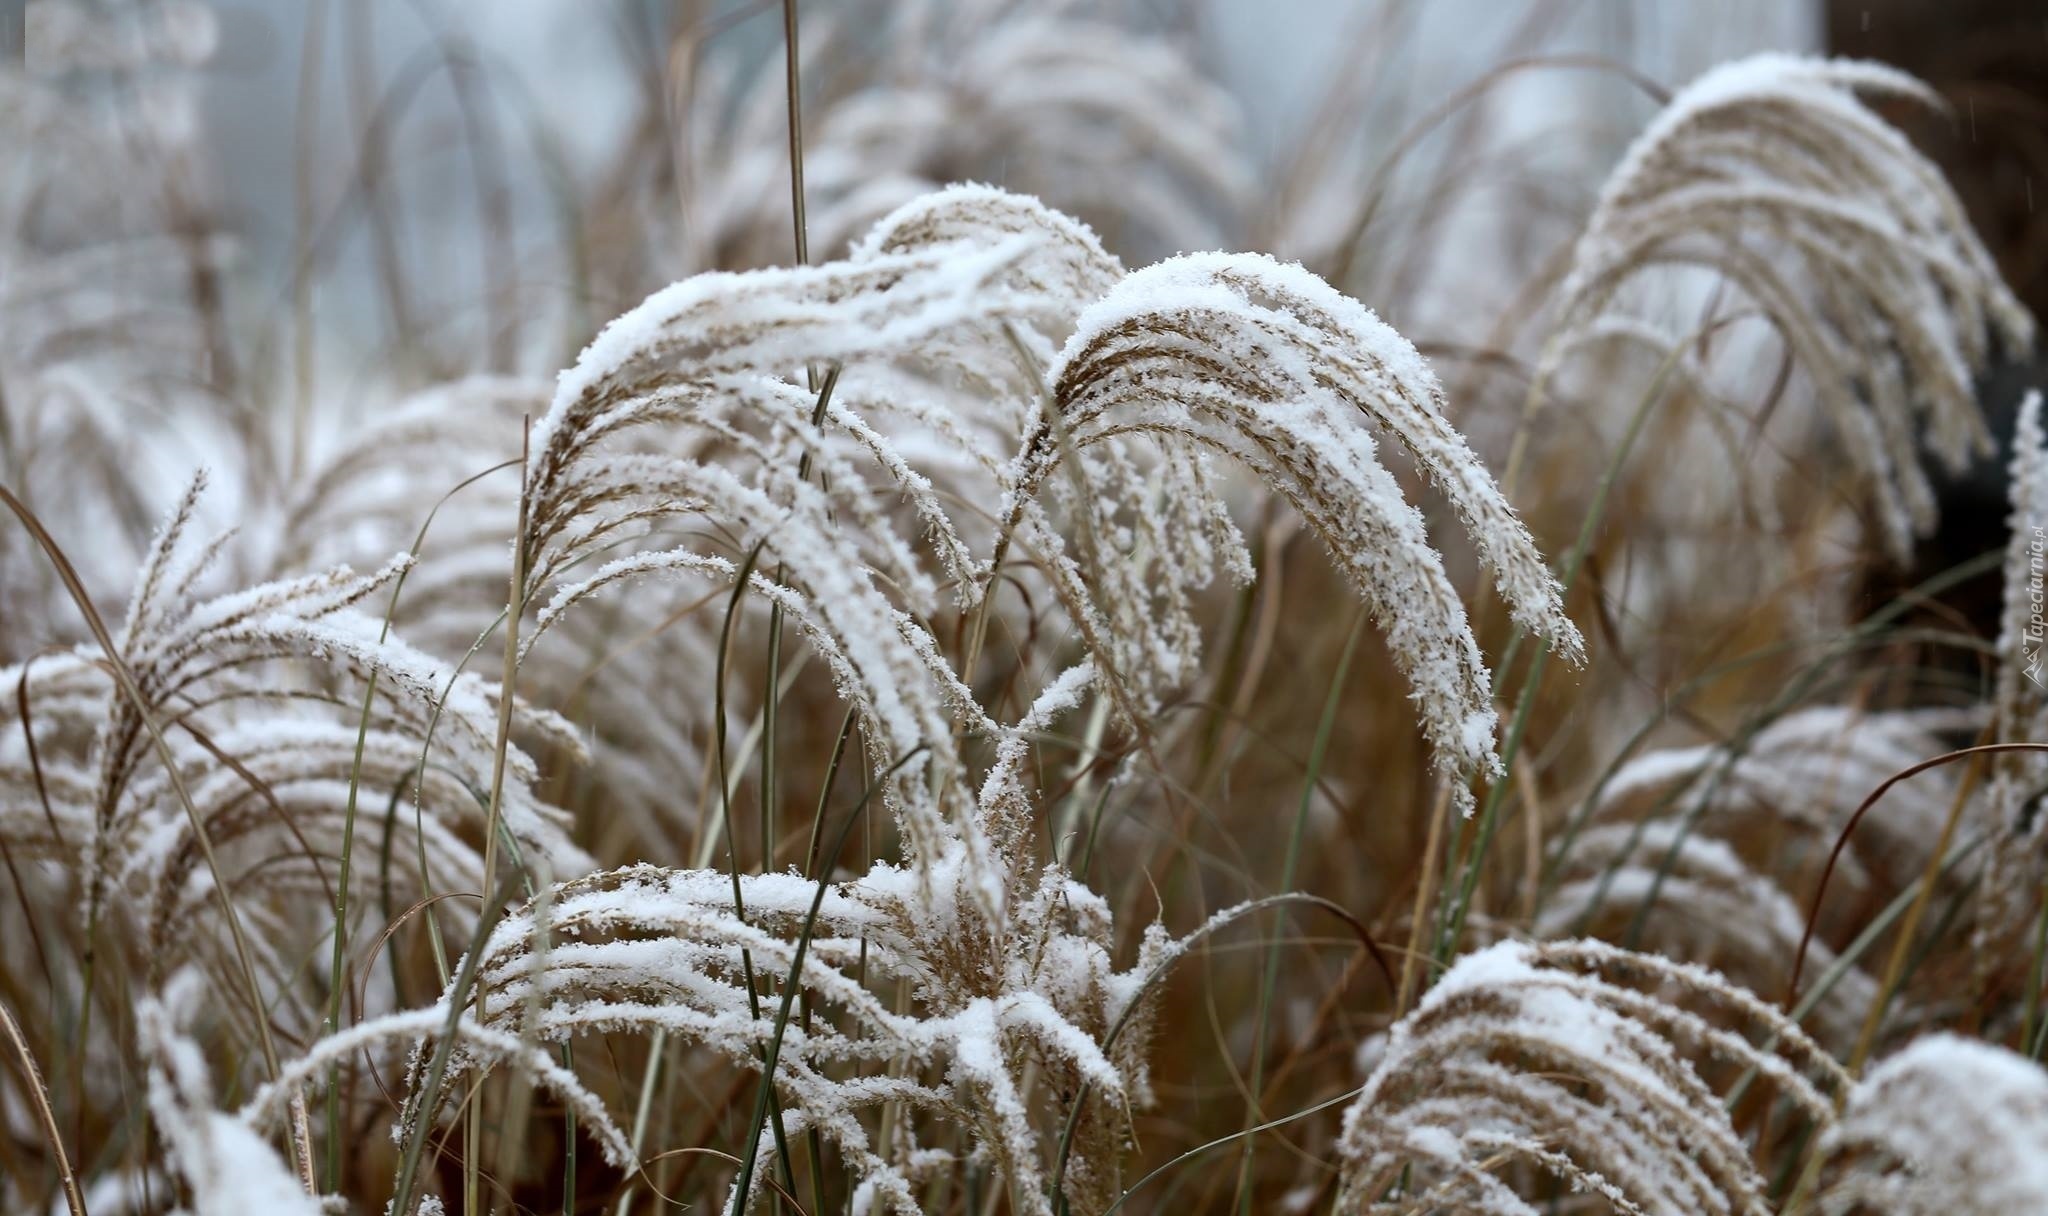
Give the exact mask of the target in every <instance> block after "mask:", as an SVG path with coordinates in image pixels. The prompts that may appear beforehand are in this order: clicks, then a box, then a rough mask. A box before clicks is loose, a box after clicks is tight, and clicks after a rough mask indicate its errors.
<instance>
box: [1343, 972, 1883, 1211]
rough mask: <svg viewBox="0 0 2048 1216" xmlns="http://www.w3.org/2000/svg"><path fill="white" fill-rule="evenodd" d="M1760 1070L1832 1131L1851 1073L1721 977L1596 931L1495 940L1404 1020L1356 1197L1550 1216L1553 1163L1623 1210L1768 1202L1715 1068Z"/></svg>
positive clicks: (1378, 1092) (1357, 1175) (1347, 1148)
mask: <svg viewBox="0 0 2048 1216" xmlns="http://www.w3.org/2000/svg"><path fill="white" fill-rule="evenodd" d="M1730 1022H1732V1023H1733V1024H1734V1025H1735V1026H1737V1027H1739V1029H1730V1028H1728V1023H1730ZM1758 1031H1762V1032H1765V1034H1764V1036H1763V1037H1761V1038H1759V1037H1757V1036H1756V1032H1758ZM1758 1042H1761V1043H1763V1044H1766V1045H1765V1046H1758V1045H1756V1044H1757V1043H1758ZM1709 1062H1710V1063H1711V1064H1712V1065H1714V1066H1715V1068H1716V1070H1717V1071H1715V1072H1713V1073H1708V1074H1703V1072H1702V1069H1704V1068H1706V1067H1707V1066H1708V1063H1709ZM1744 1069H1754V1070H1755V1071H1756V1073H1757V1075H1758V1076H1759V1077H1760V1078H1761V1079H1762V1080H1764V1081H1766V1082H1768V1083H1769V1084H1770V1085H1771V1086H1772V1087H1773V1088H1774V1089H1775V1090H1776V1091H1777V1093H1778V1095H1779V1096H1780V1098H1781V1099H1782V1100H1783V1101H1784V1102H1785V1103H1786V1104H1787V1105H1789V1106H1790V1107H1791V1108H1792V1109H1793V1110H1795V1111H1797V1112H1798V1113H1799V1114H1800V1115H1801V1116H1803V1117H1805V1118H1809V1119H1812V1120H1814V1121H1815V1122H1817V1123H1819V1124H1821V1125H1823V1126H1825V1125H1827V1124H1829V1123H1831V1122H1832V1121H1833V1107H1832V1105H1831V1100H1830V1093H1831V1090H1832V1089H1834V1088H1835V1087H1838V1086H1841V1085H1845V1084H1847V1079H1846V1077H1844V1076H1843V1075H1842V1074H1841V1071H1840V1069H1839V1068H1838V1067H1836V1065H1835V1064H1834V1062H1833V1061H1832V1060H1830V1059H1829V1058H1828V1056H1827V1055H1826V1054H1825V1053H1824V1052H1822V1051H1821V1049H1820V1048H1819V1047H1817V1046H1816V1045H1815V1044H1814V1043H1813V1041H1812V1040H1810V1039H1808V1038H1807V1037H1806V1036H1805V1034H1804V1033H1803V1032H1802V1031H1800V1030H1799V1028H1798V1027H1797V1026H1795V1025H1793V1024H1792V1023H1790V1022H1789V1021H1787V1020H1786V1019H1784V1018H1783V1017H1782V1016H1780V1015H1779V1014H1778V1013H1777V1012H1776V1011H1775V1010H1774V1009H1772V1008H1771V1007H1770V1006H1769V1005H1767V1004H1765V1003H1764V1002H1762V1001H1759V1000H1758V999H1756V998H1755V997H1753V996H1751V995H1750V994H1749V993H1748V992H1746V991H1745V990H1743V989H1740V988H1737V987H1735V986H1733V985H1731V984H1729V983H1728V982H1727V981H1725V980H1723V979H1722V978H1721V977H1720V976H1718V975H1716V974H1715V973H1713V972H1711V971H1707V970H1705V969H1703V968H1699V967H1693V966H1688V965H1685V964H1680V963H1673V962H1670V961H1668V960H1666V959H1663V958H1660V957H1658V956H1657V955H1653V954H1635V953H1631V952H1629V951H1624V950H1620V949H1618V948H1616V947H1612V946H1607V945H1603V944H1600V943H1596V942H1557V943H1549V944H1541V945H1525V944H1520V943H1507V942H1504V943H1501V944H1499V945H1496V946H1491V947H1488V948H1487V949H1485V950H1482V951H1479V952H1478V953H1476V954H1471V955H1468V956H1466V957H1465V958H1463V959H1460V960H1459V961H1458V962H1457V963H1456V964H1455V965H1454V966H1453V967H1452V968H1451V969H1450V970H1449V971H1448V972H1446V973H1445V975H1444V977H1443V978H1442V980H1440V981H1439V982H1438V983H1437V985H1436V987H1434V988H1432V989H1431V990H1430V992H1429V995H1428V996H1426V997H1425V998H1424V999H1423V1001H1422V1003H1421V1004H1420V1005H1419V1006H1418V1007H1417V1008H1416V1010H1415V1011H1414V1012H1413V1013H1411V1014H1409V1015H1408V1016H1407V1017H1406V1018H1404V1019H1402V1020H1401V1021H1400V1022H1398V1023H1396V1024H1395V1026H1394V1028H1393V1031H1392V1033H1391V1035H1390V1036H1389V1040H1388V1042H1387V1044H1386V1046H1385V1048H1384V1051H1383V1053H1382V1054H1381V1058H1380V1061H1379V1063H1378V1065H1377V1067H1375V1068H1374V1070H1373V1072H1372V1075H1371V1077H1370V1078H1369V1079H1368V1080H1367V1081H1366V1083H1365V1087H1364V1090H1363V1092H1362V1093H1360V1095H1359V1097H1358V1099H1357V1101H1356V1102H1355V1103H1354V1104H1353V1105H1352V1106H1351V1108H1350V1110H1349V1111H1348V1112H1347V1114H1346V1115H1345V1118H1344V1132H1343V1137H1342V1139H1341V1140H1340V1141H1339V1146H1338V1148H1339V1152H1340V1154H1341V1155H1342V1157H1343V1161H1344V1184H1343V1191H1344V1196H1345V1198H1344V1199H1343V1200H1342V1201H1341V1202H1342V1203H1343V1204H1347V1205H1351V1206H1350V1207H1347V1209H1346V1210H1358V1211H1386V1212H1426V1211H1443V1210H1456V1211H1464V1212H1474V1213H1485V1214H1487V1216H1537V1214H1538V1213H1540V1212H1542V1211H1545V1210H1546V1208H1547V1203H1546V1201H1545V1199H1544V1198H1543V1196H1544V1195H1545V1194H1546V1193H1547V1192H1546V1191H1545V1190H1544V1189H1542V1188H1541V1186H1540V1185H1519V1186H1518V1185H1517V1183H1518V1182H1522V1183H1526V1182H1527V1180H1528V1179H1529V1178H1530V1177H1531V1176H1542V1175H1549V1176H1550V1177H1552V1178H1555V1179H1556V1180H1557V1181H1558V1182H1560V1183H1563V1184H1564V1185H1565V1186H1567V1187H1568V1188H1570V1189H1571V1190H1572V1191H1575V1192H1583V1193H1587V1194H1591V1195H1597V1196H1600V1197H1601V1198H1602V1199H1604V1200H1605V1201H1607V1202H1608V1203H1610V1204H1612V1205H1613V1207H1614V1208H1615V1209H1616V1210H1618V1211H1624V1212H1728V1213H1734V1212H1740V1213H1757V1214H1762V1213H1767V1212H1769V1211H1770V1205H1769V1201H1768V1199H1767V1193H1768V1192H1767V1183H1766V1180H1765V1179H1764V1178H1763V1176H1762V1175H1761V1174H1760V1173H1759V1172H1758V1170H1757V1168H1756V1166H1755V1164H1754V1163H1753V1162H1752V1161H1751V1159H1750V1155H1749V1146H1748V1145H1747V1143H1746V1142H1745V1141H1744V1139H1743V1137H1742V1136H1741V1135H1740V1134H1739V1133H1738V1132H1737V1131H1736V1129H1735V1127H1734V1125H1733V1124H1732V1123H1731V1122H1730V1120H1729V1116H1728V1112H1727V1110H1726V1108H1725V1107H1724V1106H1723V1104H1722V1101H1721V1093H1720V1092H1719V1091H1718V1090H1717V1089H1715V1088H1714V1087H1713V1086H1712V1085H1710V1084H1709V1083H1708V1081H1707V1079H1706V1076H1707V1075H1721V1074H1722V1073H1726V1074H1727V1075H1729V1076H1731V1077H1732V1076H1733V1075H1734V1074H1735V1073H1739V1072H1741V1071H1742V1070H1744ZM1731 1070H1732V1071H1731Z"/></svg>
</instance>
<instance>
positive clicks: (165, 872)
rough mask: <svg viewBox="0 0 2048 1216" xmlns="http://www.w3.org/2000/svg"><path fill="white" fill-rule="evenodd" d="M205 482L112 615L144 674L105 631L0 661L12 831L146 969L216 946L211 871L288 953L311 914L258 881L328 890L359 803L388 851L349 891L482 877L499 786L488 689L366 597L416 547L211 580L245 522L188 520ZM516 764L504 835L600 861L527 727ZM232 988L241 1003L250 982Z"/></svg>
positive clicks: (515, 752) (561, 740)
mask: <svg viewBox="0 0 2048 1216" xmlns="http://www.w3.org/2000/svg"><path fill="white" fill-rule="evenodd" d="M204 484H205V483H204V479H203V478H199V479H195V480H194V481H193V483H192V484H191V486H190V487H189V489H188V490H187V492H186V494H185V495H184V497H183V498H182V499H181V500H180V501H179V502H178V504H177V506H176V507H175V508H174V509H173V510H172V512H171V514H170V516H169V518H168V519H167V521H166V523H165V524H164V526H163V527H162V529H161V530H160V531H159V532H158V534H157V537H156V540H155V542H154V543H153V544H152V546H151V548H150V551H149V553H148V556H147V559H146V561H145V564H144V565H143V567H142V569H141V571H140V573H139V575H138V577H137V581H136V585H135V589H134V592H133V594H132V596H131V598H130V600H129V603H128V606H127V609H126V611H125V613H124V614H123V615H122V616H121V617H120V618H118V624H117V627H116V632H115V633H114V635H113V637H112V641H113V644H114V649H115V653H116V655H117V656H118V661H119V662H120V663H121V665H122V667H123V668H124V669H125V672H126V674H127V677H128V678H129V679H130V680H132V681H133V692H132V695H131V692H130V691H129V689H128V688H127V687H125V686H124V684H123V682H122V681H120V680H117V679H115V678H114V677H113V675H112V673H111V670H110V666H109V663H108V660H107V656H105V655H104V654H102V653H101V651H100V648H99V647H98V646H96V645H83V646H80V647H77V648H74V649H70V650H66V651H60V652H57V653H53V654H46V655H42V656H38V657H33V658H31V659H29V660H28V661H26V662H24V663H22V664H19V665H17V666H15V667H12V668H6V669H0V681H4V682H5V683H6V685H7V687H9V688H11V689H14V690H15V691H16V694H17V695H16V696H14V697H10V698H8V699H7V700H6V701H5V702H0V726H4V728H5V729H4V730H0V792H4V794H5V799H6V801H5V805H6V807H7V811H6V814H5V818H4V820H0V822H4V823H5V825H6V828H7V830H8V832H9V836H8V841H9V843H10V845H12V846H14V847H18V848H22V849H24V850H25V852H26V854H27V855H29V856H41V857H45V858H49V859H51V860H55V861H57V862H59V863H60V864H61V865H63V866H64V867H65V868H66V869H67V870H70V871H72V872H74V873H76V874H77V875H78V876H79V887H80V893H81V906H80V907H79V908H78V910H77V918H78V922H79V923H80V924H81V925H93V926H103V925H104V924H105V923H107V922H110V921H113V920H116V919H118V920H120V921H122V922H124V923H127V924H128V925H129V926H130V928H131V929H132V930H133V935H132V937H130V938H129V939H128V940H129V941H131V942H132V943H133V945H134V947H135V949H136V953H137V958H136V964H137V971H138V974H141V975H144V976H146V977H148V979H149V981H150V982H151V983H156V982H159V981H161V980H162V979H163V978H164V977H166V976H168V975H170V974H171V973H173V972H174V971H175V970H176V968H177V967H178V966H179V965H180V964H181V963H182V962H185V961H211V962H216V963H221V962H224V956H223V952H224V951H225V950H226V942H225V938H224V937H223V930H224V926H223V925H222V924H221V923H220V921H219V910H220V909H219V886H218V884H219V883H222V882H225V883H227V884H228V885H229V886H230V888H231V889H232V890H234V891H235V893H236V896H237V901H238V904H242V905H244V906H245V907H246V909H247V911H245V913H244V915H245V917H246V918H248V919H249V920H250V921H251V922H252V923H253V924H254V925H255V928H256V932H255V933H254V934H253V938H254V941H253V943H252V946H253V948H254V949H255V950H256V951H257V952H258V955H259V957H260V958H261V960H262V961H263V962H264V963H265V964H266V965H267V966H268V967H271V968H274V969H276V970H277V971H278V972H279V973H289V971H290V970H291V969H292V968H293V967H295V966H297V965H298V960H299V959H300V958H301V957H302V955H303V952H304V951H305V950H306V949H307V948H308V946H307V943H308V942H309V941H310V940H312V937H313V936H315V935H317V934H318V933H319V932H320V931H321V930H320V929H318V928H311V929H309V928H308V927H307V926H306V925H305V924H303V923H300V922H299V921H298V920H297V919H296V918H294V917H292V916H290V915H289V914H288V913H286V912H285V911H284V907H285V905H283V904H279V903H274V902H271V901H268V900H261V899H258V898H257V897H258V895H259V894H262V895H269V896H276V897H289V898H295V899H299V900H310V901H312V903H313V906H315V907H325V908H332V907H333V904H334V900H335V891H334V886H335V881H336V875H335V872H334V870H333V867H332V864H331V860H330V859H331V858H333V857H334V856H336V855H337V854H339V853H340V851H341V843H342V840H343V839H344V837H345V836H346V835H347V834H348V832H349V829H350V824H351V821H352V819H353V821H354V823H355V827H356V830H357V834H356V837H355V839H356V843H357V847H359V848H360V847H361V842H362V841H363V840H367V839H372V838H373V836H372V830H371V828H370V827H369V826H367V825H369V824H372V823H374V824H376V825H377V833H376V835H377V836H378V837H383V838H387V839H388V840H389V841H390V845H391V848H392V850H393V856H394V857H396V858H398V859H399V860H398V861H397V863H396V864H394V865H391V866H388V867H386V868H385V873H384V874H383V875H382V876H381V877H380V875H379V873H378V870H377V868H376V867H372V866H358V867H356V868H355V869H354V871H353V872H352V875H351V880H350V882H351V893H352V897H353V900H354V901H355V906H356V907H357V908H358V909H360V908H362V907H365V906H374V900H375V898H376V897H377V895H378V893H379V892H380V890H381V891H382V892H383V893H384V894H386V896H387V897H388V895H389V894H390V893H392V892H397V893H399V894H406V895H407V897H408V898H417V897H420V896H424V895H427V894H429V893H432V892H435V891H440V890H447V889H450V887H458V888H459V887H468V886H474V885H475V884H476V883H478V882H479V881H480V878H479V875H480V874H481V870H482V866H481V863H480V860H479V851H480V848H481V844H482V839H481V838H482V829H483V823H484V819H485V816H484V811H483V808H482V806H481V805H480V803H479V801H478V798H477V796H476V794H475V792H474V791H475V790H477V789H479V788H488V787H489V784H490V774H491V769H492V763H493V757H494V753H495V734H496V722H497V718H498V708H499V707H498V698H499V695H500V694H499V690H498V689H497V688H496V687H495V686H492V685H489V684H487V683H485V682H484V681H481V680H479V679H477V678H476V677H475V676H471V675H458V674H457V673H456V672H454V671H452V670H451V669H449V668H448V667H446V666H445V665H444V664H442V663H440V662H439V661H438V660H435V659H432V658H430V657H428V656H427V655H425V654H423V653H421V652H419V651H417V650H414V649H412V648H411V647H409V646H407V645H405V644H404V643H402V642H400V641H398V640H397V639H396V638H393V637H390V636H388V635H387V634H386V633H385V631H384V629H383V627H382V625H381V623H380V622H379V621H378V620H377V619H376V618H375V617H373V616H371V615H370V613H371V612H373V611H376V605H377V603H379V602H380V601H381V599H382V597H384V596H387V595H388V594H389V592H390V591H391V589H392V587H393V586H394V585H395V583H396V582H397V580H398V579H399V577H400V576H401V575H402V573H403V572H404V570H405V569H406V565H407V563H406V561H405V560H403V559H402V558H401V559H394V560H393V561H391V562H390V563H389V564H387V565H386V566H384V567H383V568H382V569H380V570H377V571H375V572H373V573H371V574H368V575H359V574H356V573H354V572H352V571H350V570H348V569H347V568H346V567H343V568H340V569H336V570H332V571H329V572H326V573H323V574H316V575H308V576H302V577H296V578H287V579H280V580H276V581H273V582H268V583H263V584H259V585H257V586H254V587H246V588H242V589H240V590H234V591H227V592H220V593H209V592H208V591H207V590H206V584H207V583H208V581H209V580H210V579H211V578H212V577H213V576H214V573H215V572H214V566H215V564H216V563H217V561H218V560H219V558H220V557H221V555H222V553H223V551H224V550H225V549H226V548H227V547H228V546H229V545H230V544H231V543H232V538H231V537H230V536H227V535H222V536H217V537H215V538H213V539H212V540H211V541H205V542H202V541H200V540H198V539H197V538H195V537H194V536H193V529H194V514H195V512H196V510H197V508H198V504H199V501H200V496H201V493H202V491H203V488H204ZM514 716H515V718H516V719H517V720H518V721H519V722H520V723H521V726H522V734H525V735H527V736H528V737H531V738H536V739H540V740H542V741H544V742H546V743H548V744H549V745H550V746H553V747H556V748H559V749H562V751H563V754H566V755H574V754H575V752H576V750H577V748H576V740H575V737H574V734H573V732H569V731H567V730H566V728H565V726H564V724H562V723H561V722H560V721H559V720H558V719H556V718H555V717H554V716H553V715H551V714H547V713H543V712H540V711H536V710H533V709H531V708H520V709H517V710H515V715H514ZM167 760H168V762H169V767H166V761H167ZM508 765H509V770H510V772H509V778H508V781H507V783H506V784H507V790H506V798H505V800H504V804H503V808H502V813H501V815H500V821H501V822H502V824H503V830H504V831H505V833H506V834H507V837H508V838H509V839H510V840H511V841H512V842H513V844H514V845H515V846H516V848H517V849H518V850H520V851H521V853H522V855H524V856H527V857H529V858H531V859H532V860H533V861H534V862H536V863H545V864H546V866H547V867H549V868H551V869H552V870H553V871H554V872H557V873H574V872H578V871H580V870H583V869H586V868H588V866H589V864H590V863H589V859H588V858H587V857H586V856H585V855H584V854H583V852H582V851H581V850H580V849H578V848H577V847H576V846H575V845H574V844H573V843H571V842H570V840H569V838H568V834H567V824H566V821H565V816H564V814H563V812H562V811H561V810H560V809H559V808H556V807H553V806H551V805H549V804H547V803H546V802H544V801H543V800H541V799H540V798H538V797H537V796H536V795H535V794H534V792H533V790H532V784H533V782H534V781H535V779H536V778H537V776H538V767H537V765H536V762H535V761H534V760H533V759H532V758H531V757H530V756H529V755H528V754H527V753H526V752H525V751H524V750H521V749H519V748H516V747H515V748H513V749H512V751H511V753H510V755H509V756H508ZM400 808H403V810H402V812H401V810H400ZM202 833H203V836H202ZM209 849H210V850H211V851H212V853H213V859H212V860H211V861H209V860H207V856H206V855H207V852H208V851H209ZM216 863H217V864H218V865H219V866H220V867H222V868H221V869H220V870H216V869H215V864H216ZM407 893H409V894H407ZM229 965H231V964H229ZM231 1008H232V1009H233V1010H234V1012H235V1014H236V1015H237V1016H241V1017H248V1016H252V1015H251V1012H250V1011H249V1010H248V1009H247V1008H246V1003H245V1002H243V1003H237V1004H233V1005H231ZM302 1015H303V1011H300V1010H297V1009H295V1008H293V1007H291V1006H286V1007H284V1008H282V1009H280V1010H279V1011H277V1016H282V1017H285V1018H286V1019H287V1020H290V1019H292V1018H294V1017H297V1016H302Z"/></svg>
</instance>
